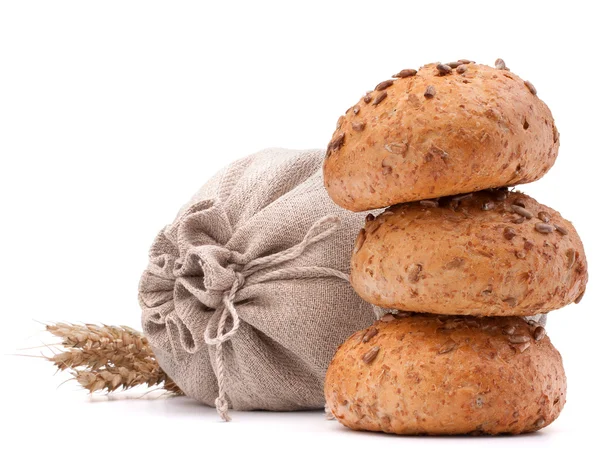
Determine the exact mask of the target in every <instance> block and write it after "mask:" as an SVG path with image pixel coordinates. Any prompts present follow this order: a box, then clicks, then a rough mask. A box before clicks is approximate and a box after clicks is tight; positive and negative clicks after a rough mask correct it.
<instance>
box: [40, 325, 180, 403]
mask: <svg viewBox="0 0 600 459" xmlns="http://www.w3.org/2000/svg"><path fill="white" fill-rule="evenodd" d="M46 330H47V331H49V332H50V333H52V334H53V335H54V336H56V337H58V338H60V339H61V340H62V341H61V343H60V345H59V346H62V349H60V351H61V352H59V353H57V354H55V355H52V356H49V357H46V358H47V359H48V360H49V361H50V362H52V363H54V365H56V366H57V367H58V369H59V370H61V371H62V370H68V371H69V372H70V373H71V374H72V375H73V377H74V379H76V380H77V382H78V383H79V384H81V386H83V387H84V388H85V389H87V390H88V391H90V393H92V392H98V391H103V390H106V391H108V392H112V391H114V390H116V389H119V388H123V389H129V388H130V387H134V386H139V385H142V384H146V385H148V386H149V387H150V386H159V385H161V384H162V386H163V388H164V389H165V390H167V391H168V392H169V393H171V394H173V395H182V394H183V392H182V391H181V389H179V387H177V385H176V384H175V383H174V382H173V380H172V379H171V378H169V376H168V375H167V374H166V373H165V372H164V371H163V370H162V369H161V368H160V367H159V365H158V362H157V361H156V357H155V356H154V353H153V352H152V349H151V348H150V345H149V344H148V340H147V339H146V337H145V336H143V335H142V334H141V333H139V332H138V331H136V330H134V329H133V328H130V327H125V326H110V325H92V324H84V325H77V324H68V323H62V322H59V323H56V324H52V325H46Z"/></svg>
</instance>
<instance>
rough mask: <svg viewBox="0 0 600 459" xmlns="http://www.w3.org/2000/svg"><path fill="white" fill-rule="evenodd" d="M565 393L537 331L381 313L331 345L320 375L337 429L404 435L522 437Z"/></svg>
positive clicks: (494, 322) (516, 323)
mask: <svg viewBox="0 0 600 459" xmlns="http://www.w3.org/2000/svg"><path fill="white" fill-rule="evenodd" d="M400 314H403V315H405V314H404V313H400ZM566 389H567V382H566V377H565V372H564V369H563V365H562V358H561V356H560V354H559V352H558V351H557V350H556V348H555V347H554V346H553V345H552V343H551V342H550V339H549V338H548V337H547V336H546V334H545V330H544V328H543V327H541V326H539V325H538V324H537V323H536V322H533V321H529V322H527V321H525V320H524V319H521V318H519V317H481V318H476V317H470V316H439V315H429V314H415V315H408V316H405V317H398V316H394V315H392V314H387V315H385V316H383V317H382V318H381V319H380V320H379V321H377V322H375V323H374V324H373V325H372V326H371V327H369V328H367V329H365V330H361V331H358V332H356V333H355V334H353V335H352V336H351V337H350V338H349V339H348V340H347V341H346V342H345V343H343V344H342V345H341V346H340V347H339V349H338V351H337V353H336V354H335V356H334V358H333V360H332V362H331V364H330V366H329V369H328V370H327V376H326V378H325V399H326V402H327V405H328V407H329V409H330V410H331V412H332V414H333V415H334V416H335V418H336V419H337V420H339V421H340V422H341V423H342V424H344V425H345V426H347V427H350V428H351V429H355V430H372V431H383V432H389V433H396V434H404V435H417V434H427V435H452V434H467V433H473V434H501V433H510V434H518V433H523V432H532V431H535V430H539V429H541V428H543V427H545V426H547V425H548V424H550V423H551V422H552V421H554V420H555V419H556V418H557V417H558V415H559V413H560V411H561V410H562V408H563V406H564V404H565V396H566Z"/></svg>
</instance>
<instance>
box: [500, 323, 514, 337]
mask: <svg viewBox="0 0 600 459" xmlns="http://www.w3.org/2000/svg"><path fill="white" fill-rule="evenodd" d="M516 330H517V329H516V328H515V326H514V325H507V326H506V327H504V328H503V329H502V333H504V334H505V335H512V334H514V333H515V331H516Z"/></svg>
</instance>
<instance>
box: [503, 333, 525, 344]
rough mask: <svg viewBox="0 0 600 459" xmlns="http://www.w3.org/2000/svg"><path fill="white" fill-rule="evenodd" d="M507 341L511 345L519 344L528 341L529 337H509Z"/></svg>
mask: <svg viewBox="0 0 600 459" xmlns="http://www.w3.org/2000/svg"><path fill="white" fill-rule="evenodd" d="M508 341H509V342H510V343H511V344H521V343H526V342H528V341H529V336H527V335H509V336H508Z"/></svg>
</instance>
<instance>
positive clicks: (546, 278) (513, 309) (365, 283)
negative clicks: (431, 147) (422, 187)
mask: <svg viewBox="0 0 600 459" xmlns="http://www.w3.org/2000/svg"><path fill="white" fill-rule="evenodd" d="M372 217H373V216H372V215H371V216H370V217H368V218H367V220H368V221H367V223H366V225H365V228H364V229H363V230H361V232H360V233H359V235H358V238H357V240H356V243H355V247H354V253H353V255H352V259H351V275H350V277H351V282H352V286H353V287H354V289H355V290H356V292H357V293H358V294H359V295H360V296H361V297H362V298H363V299H365V300H366V301H368V302H369V303H371V304H375V305H378V306H381V307H384V308H390V309H400V310H405V311H416V312H430V313H435V314H465V315H482V316H533V315H535V314H540V313H546V312H548V311H551V310H553V309H558V308H560V307H562V306H565V305H567V304H569V303H571V302H573V301H575V302H578V301H579V299H581V296H582V295H583V292H584V290H585V286H586V283H587V279H588V274H587V262H586V257H585V253H584V250H583V245H582V243H581V240H580V239H579V236H578V235H577V232H576V231H575V228H574V227H573V225H572V224H571V223H570V222H569V221H567V220H565V219H564V218H562V217H561V216H560V214H559V213H558V212H556V211H555V210H552V209H550V208H549V207H546V206H544V205H542V204H539V203H538V202H536V201H535V200H534V199H532V198H530V197H529V196H527V195H525V194H523V193H517V192H508V191H506V190H504V189H501V190H495V191H492V190H489V191H480V192H477V193H473V194H469V195H461V196H455V197H446V198H443V199H439V200H424V201H421V202H413V203H408V204H400V205H396V206H393V207H391V208H389V209H388V210H387V211H385V212H383V213H382V214H380V215H379V216H378V217H377V218H372Z"/></svg>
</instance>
